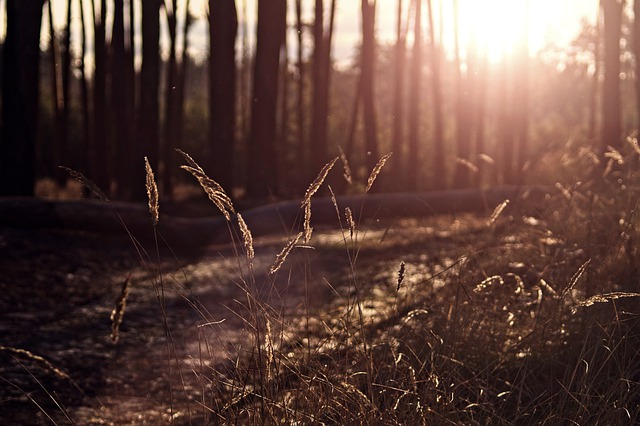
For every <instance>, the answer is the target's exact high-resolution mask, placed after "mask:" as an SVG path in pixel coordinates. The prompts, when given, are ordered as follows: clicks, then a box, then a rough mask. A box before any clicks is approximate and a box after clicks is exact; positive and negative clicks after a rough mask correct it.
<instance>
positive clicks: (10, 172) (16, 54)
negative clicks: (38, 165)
mask: <svg viewBox="0 0 640 426" xmlns="http://www.w3.org/2000/svg"><path fill="white" fill-rule="evenodd" d="M43 5H44V1H43V0H31V1H24V0H7V2H6V22H7V30H6V38H5V43H4V50H3V58H2V59H3V61H2V64H3V70H2V102H3V105H2V133H1V135H2V139H1V140H0V195H33V192H34V186H35V160H36V152H35V146H36V128H37V123H38V98H39V91H38V70H39V64H40V25H41V20H42V7H43Z"/></svg>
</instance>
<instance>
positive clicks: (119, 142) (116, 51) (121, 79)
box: [110, 0, 136, 199]
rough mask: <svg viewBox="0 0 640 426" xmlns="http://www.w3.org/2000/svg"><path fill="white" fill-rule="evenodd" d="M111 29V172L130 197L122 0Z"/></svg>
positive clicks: (116, 0) (121, 190) (122, 193)
mask: <svg viewBox="0 0 640 426" xmlns="http://www.w3.org/2000/svg"><path fill="white" fill-rule="evenodd" d="M113 6H114V13H113V30H112V35H111V64H110V65H111V67H110V68H111V73H110V77H111V78H110V82H111V86H110V87H111V90H110V94H111V114H112V117H113V119H114V122H113V123H114V128H115V129H114V130H115V147H114V148H115V153H116V155H115V158H117V159H118V160H117V162H115V164H114V166H115V168H114V170H113V174H114V177H115V179H116V181H117V187H118V196H119V197H122V198H124V199H129V198H131V193H130V189H131V188H129V185H130V184H131V183H132V182H131V179H132V176H131V174H130V172H131V169H132V168H133V167H136V164H134V163H133V162H132V161H131V158H132V157H131V153H130V151H131V133H130V132H131V126H132V124H131V115H130V114H131V108H129V106H128V105H127V104H128V102H127V101H128V99H127V89H128V87H127V86H126V84H127V73H128V70H127V67H126V55H127V53H126V47H125V27H124V0H114V2H113Z"/></svg>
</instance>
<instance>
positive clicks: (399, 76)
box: [391, 0, 407, 189]
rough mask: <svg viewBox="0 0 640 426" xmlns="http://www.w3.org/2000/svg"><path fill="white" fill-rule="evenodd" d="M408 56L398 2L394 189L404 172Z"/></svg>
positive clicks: (395, 59)
mask: <svg viewBox="0 0 640 426" xmlns="http://www.w3.org/2000/svg"><path fill="white" fill-rule="evenodd" d="M406 56H407V35H406V30H405V28H404V26H403V22H402V0H398V9H397V16H396V43H395V46H394V65H393V112H392V117H391V118H392V136H391V138H392V146H393V152H394V156H393V157H392V158H391V167H392V171H393V175H394V176H393V177H394V179H393V182H392V185H393V187H394V189H400V188H402V186H403V185H402V172H403V165H404V164H405V162H404V157H405V156H404V152H403V151H404V150H403V148H404V145H405V143H404V135H405V134H404V87H405V86H404V76H405V65H406V62H407V61H406Z"/></svg>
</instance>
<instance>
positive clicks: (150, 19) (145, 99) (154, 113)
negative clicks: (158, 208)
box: [131, 0, 161, 200]
mask: <svg viewBox="0 0 640 426" xmlns="http://www.w3.org/2000/svg"><path fill="white" fill-rule="evenodd" d="M160 5H161V0H145V1H143V2H142V67H141V68H140V105H139V113H138V128H137V132H138V138H137V139H138V140H137V147H136V149H135V157H134V159H135V161H134V163H136V164H137V163H139V164H140V166H139V167H134V170H135V173H136V175H135V177H134V180H133V182H132V183H131V184H132V185H133V194H134V198H135V199H140V200H144V199H145V198H146V192H145V187H144V184H143V182H144V167H142V159H143V158H144V157H145V156H146V157H148V159H149V163H150V164H151V167H152V168H154V169H157V167H158V136H159V134H158V133H159V128H158V126H159V121H160V120H159V112H160V111H159V99H158V96H159V95H158V86H159V83H160V52H159V44H160Z"/></svg>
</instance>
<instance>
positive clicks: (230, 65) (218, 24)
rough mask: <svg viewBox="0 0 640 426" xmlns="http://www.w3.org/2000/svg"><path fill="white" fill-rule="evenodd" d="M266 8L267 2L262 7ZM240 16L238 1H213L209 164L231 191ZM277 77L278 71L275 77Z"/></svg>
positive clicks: (210, 1) (210, 15)
mask: <svg viewBox="0 0 640 426" xmlns="http://www.w3.org/2000/svg"><path fill="white" fill-rule="evenodd" d="M262 7H263V8H264V5H263V6H262ZM237 31H238V17H237V12H236V4H235V1H234V0H209V36H210V41H209V48H210V50H209V144H210V145H209V146H210V151H209V152H210V156H209V161H208V164H209V167H210V173H211V174H212V176H215V179H216V180H217V181H218V183H220V185H222V186H223V187H224V188H226V189H227V190H231V188H232V186H233V184H234V182H233V171H234V169H233V165H234V158H235V154H234V145H235V143H234V140H235V128H236V118H235V117H236V110H235V97H236V90H235V87H236V63H235V55H236V51H235V43H236V35H237ZM275 79H277V73H276V76H275Z"/></svg>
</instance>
